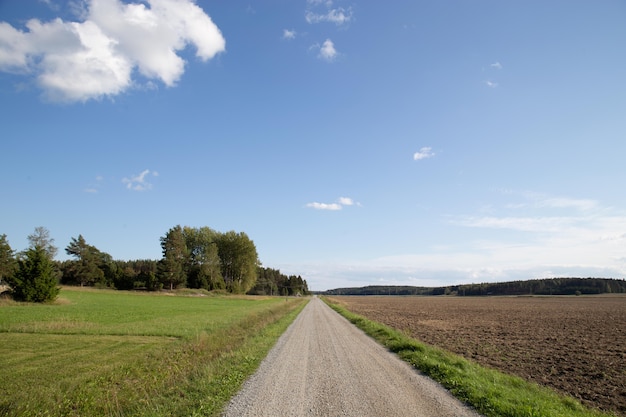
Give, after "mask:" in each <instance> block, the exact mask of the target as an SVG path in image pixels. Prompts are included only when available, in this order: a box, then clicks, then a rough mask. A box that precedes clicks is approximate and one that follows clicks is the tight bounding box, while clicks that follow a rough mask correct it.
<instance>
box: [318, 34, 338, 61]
mask: <svg viewBox="0 0 626 417" xmlns="http://www.w3.org/2000/svg"><path fill="white" fill-rule="evenodd" d="M317 47H318V48H319V50H320V51H319V54H318V55H317V56H318V58H320V59H323V60H325V61H328V62H332V61H334V60H335V58H337V55H338V54H339V53H338V52H337V50H336V49H335V44H334V43H333V41H331V40H330V39H326V40H325V41H324V43H323V44H322V46H318V45H317Z"/></svg>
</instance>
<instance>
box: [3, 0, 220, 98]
mask: <svg viewBox="0 0 626 417" xmlns="http://www.w3.org/2000/svg"><path fill="white" fill-rule="evenodd" d="M86 4H87V13H86V14H85V16H84V21H82V22H65V21H63V20H61V19H55V20H52V21H50V22H41V21H39V20H37V19H32V20H29V21H28V22H27V23H26V30H25V31H22V30H18V29H16V28H14V27H12V26H11V25H9V24H8V23H5V22H0V70H2V71H12V72H21V73H29V74H32V75H34V76H35V77H36V79H37V82H38V84H39V86H40V87H41V88H42V89H43V91H44V95H45V96H46V97H47V98H49V99H51V100H54V101H69V102H73V101H87V100H90V99H99V98H102V97H106V96H114V95H117V94H120V93H122V92H124V91H126V90H128V89H129V88H130V87H132V86H133V83H134V82H135V81H134V80H133V77H132V76H133V70H134V69H135V68H137V69H138V71H139V73H140V74H141V75H143V76H144V77H146V78H147V79H148V80H151V79H158V80H161V81H162V82H163V83H164V84H165V85H167V86H170V87H171V86H174V85H175V84H176V82H177V81H178V80H179V79H180V77H181V76H182V74H183V73H184V68H185V61H184V60H183V59H182V58H181V57H180V56H179V55H178V52H179V51H182V50H183V49H185V47H186V46H187V45H193V46H195V48H196V56H197V57H198V58H199V59H200V60H202V61H207V60H208V59H211V58H213V57H214V56H215V55H216V54H217V53H219V52H222V51H224V50H225V40H224V38H223V36H222V34H221V32H220V30H219V28H218V27H217V26H216V25H215V24H214V23H213V21H212V20H211V18H210V17H209V16H208V15H207V14H205V13H204V11H203V10H202V9H201V8H200V7H198V6H197V5H196V4H195V3H194V2H193V1H192V0H148V1H147V5H146V4H144V3H131V4H125V3H122V2H121V1H120V0H88V1H87V3H86Z"/></svg>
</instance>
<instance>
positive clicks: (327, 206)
mask: <svg viewBox="0 0 626 417" xmlns="http://www.w3.org/2000/svg"><path fill="white" fill-rule="evenodd" d="M354 205H356V206H358V207H361V203H359V202H356V201H354V200H353V199H352V198H350V197H339V198H338V199H337V201H336V202H335V203H318V202H313V203H307V204H306V207H309V208H312V209H315V210H331V211H337V210H341V209H343V208H344V207H346V206H354Z"/></svg>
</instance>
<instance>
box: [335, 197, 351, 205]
mask: <svg viewBox="0 0 626 417" xmlns="http://www.w3.org/2000/svg"><path fill="white" fill-rule="evenodd" d="M337 201H338V202H339V204H341V205H342V206H352V205H354V200H352V199H351V198H350V197H339V200H337Z"/></svg>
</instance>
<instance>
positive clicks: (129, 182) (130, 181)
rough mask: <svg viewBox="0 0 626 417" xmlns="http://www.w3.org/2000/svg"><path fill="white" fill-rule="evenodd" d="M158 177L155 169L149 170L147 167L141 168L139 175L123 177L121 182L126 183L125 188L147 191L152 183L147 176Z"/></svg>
mask: <svg viewBox="0 0 626 417" xmlns="http://www.w3.org/2000/svg"><path fill="white" fill-rule="evenodd" d="M150 176H152V177H158V176H159V173H158V172H156V171H150V170H149V169H146V170H143V171H142V172H141V173H140V174H139V175H133V176H131V177H129V178H123V179H122V182H123V183H124V184H126V188H128V189H129V190H133V191H147V190H151V189H152V183H151V182H149V181H148V178H149V177H150Z"/></svg>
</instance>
